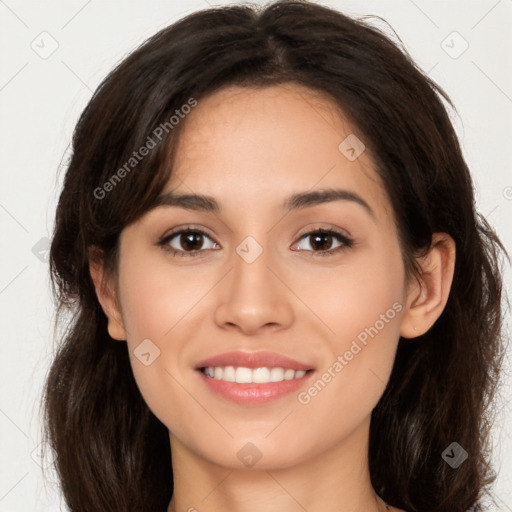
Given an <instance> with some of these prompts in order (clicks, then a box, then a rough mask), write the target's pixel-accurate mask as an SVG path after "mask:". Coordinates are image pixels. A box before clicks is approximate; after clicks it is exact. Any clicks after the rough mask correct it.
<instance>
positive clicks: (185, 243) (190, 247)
mask: <svg viewBox="0 0 512 512" xmlns="http://www.w3.org/2000/svg"><path fill="white" fill-rule="evenodd" d="M206 239H208V240H210V241H211V242H212V244H213V246H215V247H207V249H216V248H218V247H219V244H218V243H217V242H215V241H213V240H212V239H211V238H210V236H209V235H207V234H206V233H205V232H204V231H202V230H201V229H195V228H194V229H192V228H186V229H181V230H179V231H174V232H172V233H169V234H167V235H165V236H164V237H163V238H162V239H161V240H160V241H159V242H158V245H160V246H161V247H162V248H163V249H164V250H166V251H169V252H171V253H172V254H173V255H175V256H190V257H196V256H199V255H201V253H203V252H204V249H205V248H204V247H203V244H204V242H205V240H206Z"/></svg>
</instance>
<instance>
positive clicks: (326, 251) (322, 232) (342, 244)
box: [296, 229, 354, 256]
mask: <svg viewBox="0 0 512 512" xmlns="http://www.w3.org/2000/svg"><path fill="white" fill-rule="evenodd" d="M333 239H335V240H337V241H338V243H339V245H338V246H336V247H334V249H333V248H332V245H333ZM300 240H305V241H306V242H307V244H306V245H309V247H311V248H312V250H310V249H308V248H303V247H302V248H301V247H300V243H299V244H297V245H296V247H299V249H298V250H299V251H308V252H313V253H314V255H315V256H332V255H333V254H335V253H338V252H339V251H343V250H345V249H349V248H350V247H352V246H353V245H354V241H353V240H352V239H351V238H349V237H347V236H346V235H344V234H342V233H340V232H338V231H335V230H333V229H316V230H314V231H309V232H308V233H305V234H304V235H302V236H301V238H300Z"/></svg>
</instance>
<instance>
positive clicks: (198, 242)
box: [182, 233, 203, 251]
mask: <svg viewBox="0 0 512 512" xmlns="http://www.w3.org/2000/svg"><path fill="white" fill-rule="evenodd" d="M182 236H184V237H185V240H186V242H185V244H183V247H184V248H185V249H187V248H188V249H190V250H192V251H195V250H198V249H201V245H202V242H203V240H202V235H201V233H187V234H185V235H182ZM194 237H197V239H196V243H195V244H194ZM191 246H192V247H191Z"/></svg>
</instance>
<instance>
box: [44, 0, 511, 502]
mask: <svg viewBox="0 0 512 512" xmlns="http://www.w3.org/2000/svg"><path fill="white" fill-rule="evenodd" d="M441 98H444V99H446V100H447V101H449V99H448V97H447V96H446V94H445V93H444V92H443V91H442V90H441V89H440V88H439V87H438V86H437V85H436V84H435V83H433V82H432V81H431V80H430V79H429V78H428V77H427V76H425V75H424V74H423V73H422V72H421V71H420V70H419V69H418V68H417V67H416V66H415V65H414V63H413V62H412V61H411V59H410V58H409V57H408V55H407V54H406V53H405V52H404V51H402V50H400V49H399V48H398V47H397V46H396V45H395V44H394V43H393V42H391V41H390V40H389V39H388V38H387V37H386V36H385V35H384V34H382V33H381V32H379V31H378V30H377V29H375V28H372V27H370V26H369V25H366V24H364V23H362V22H360V21H355V20H353V19H351V18H348V17H346V16H344V15H343V14H341V13H338V12H336V11H334V10H332V9H329V8H327V7H323V6H320V5H316V4H313V3H309V2H297V1H282V2H277V3H274V4H270V5H268V6H267V7H266V8H261V9H258V8H257V7H250V6H230V7H223V8H212V9H207V10H204V11H199V12H196V13H194V14H191V15H189V16H187V17H185V18H183V19H182V20H180V21H178V22H177V23H175V24H173V25H171V26H170V27H168V28H166V29H164V30H162V31H161V32H159V33H158V34H156V35H155V36H153V37H152V38H150V39H149V40H148V41H147V42H146V43H144V44H143V45H142V46H141V47H140V48H139V49H138V50H137V51H135V52H134V53H132V54H131V55H130V56H129V57H128V58H126V59H125V60H124V61H123V62H122V63H121V64H120V65H119V66H118V67H117V68H116V69H115V70H114V71H113V72H112V73H111V74H110V75H109V76H108V77H107V78H106V79H105V81H104V82H103V83H102V85H101V86H100V87H99V88H98V90H97V91H96V93H95V94H94V96H93V98H92V100H91V101H90V103H89V105H88V106H87V108H86V109H85V111H84V113H83V114H82V116H81V118H80V120H79V122H78V125H77V127H76V131H75V135H74V139H73V156H72V158H71V161H70V163H69V167H68V169H67V173H66V178H65V182H64V187H63V190H62V193H61V196H60V200H59V204H58V209H57V215H56V226H55V232H54V237H53V241H52V247H51V256H50V259H51V269H52V273H53V277H54V282H55V286H56V290H57V294H58V298H59V301H60V305H61V308H65V307H71V308H73V309H74V311H75V315H74V317H73V319H72V321H71V324H70V327H69V330H68V332H67V333H66V336H65V338H64V340H63V343H62V345H61V347H60V349H59V352H58V354H57V355H56V358H55V361H54V363H53V365H52V367H51V370H50V374H49V377H48V381H47V387H46V393H45V407H46V425H47V433H48V440H49V443H50V445H51V446H52V448H53V449H54V450H55V452H56V454H57V459H56V468H57V471H58V474H59V477H60V480H61V483H62V489H63V493H64V497H65V499H66V502H67V505H68V506H69V508H70V510H81V511H82V510H95V511H97V510H101V511H114V510H115V511H120V510H123V511H128V510H134V511H135V510H137V511H143V510H147V511H153V510H161V511H164V510H167V511H168V512H175V511H178V510H180V511H181V510H189V511H193V510H198V511H199V512H201V511H202V510H211V511H220V510H222V511H230V510H232V511H249V510H250V511H253V510H262V509H265V510H268V511H271V510H279V511H281V512H282V511H292V510H294V511H295V510H308V511H314V510H322V511H337V512H340V511H344V512H345V511H349V510H350V511H365V512H377V511H383V510H393V511H408V512H420V511H422V512H423V511H424V512H426V511H429V512H434V511H435V512H441V511H450V512H454V511H461V512H462V511H466V510H467V509H468V508H470V507H475V509H476V508H477V507H478V506H479V505H478V504H479V500H481V498H482V496H483V494H484V492H485V491H486V490H487V488H488V484H489V483H490V482H491V481H492V477H493V474H492V470H491V467H490V463H489V459H488V458H487V455H486V452H485V447H486V445H485V443H486V439H487V437H486V436H487V423H486V419H487V416H486V413H487V405H488V399H489V398H490V397H492V393H493V391H494V389H495V385H496V379H497V374H498V370H499V368H500V363H501V348H500V347H501V341H502V340H501V306H500V297H501V276H500V272H499V267H498V253H499V251H500V249H503V247H502V246H501V243H500V241H499V239H498V238H497V236H496V235H495V233H494V232H493V230H492V229H491V228H490V227H489V225H488V224H487V223H486V221H485V219H483V218H482V217H481V216H478V215H477V213H476V212H475V207H474V200H473V186H472V182H471V178H470V174H469V171H468V168H467V166H466V164H465V162H464V158H463V156H462V153H461V149H460V146H459V143H458V141H457V138H456V135H455V133H454V130H453V127H452V125H451V123H450V121H449V117H448V115H447V113H446V110H445V109H444V107H443V105H442V102H441Z"/></svg>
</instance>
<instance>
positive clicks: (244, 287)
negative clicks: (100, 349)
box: [117, 85, 406, 468]
mask: <svg viewBox="0 0 512 512" xmlns="http://www.w3.org/2000/svg"><path fill="white" fill-rule="evenodd" d="M184 122H186V125H185V130H184V132H183V134H182V137H181V139H180V143H179V147H178V151H177V157H176V161H175V168H174V169H173V173H172V177H171V179H170V181H169V182H168V183H167V186H166V188H165V190H164V191H163V192H162V196H165V194H168V193H169V192H170V191H172V192H173V193H174V194H176V195H178V194H179V195H184V194H186V195H202V196H208V197H209V198H211V200H212V201H215V203H216V204H217V206H218V209H216V210H214V209H209V208H205V206H206V205H207V202H204V201H202V202H201V201H193V200H189V201H188V202H187V205H188V207H184V206H183V205H182V206H179V205H177V204H173V201H171V200H170V199H169V198H170V196H166V199H165V198H164V199H162V201H161V202H162V205H160V206H158V207H156V208H154V209H152V210H151V211H149V212H147V213H146V214H145V215H144V216H143V217H142V218H141V219H140V220H138V221H137V222H135V223H133V224H131V225H130V226H128V227H126V228H125V229H124V230H123V232H122V234H121V238H120V259H119V273H118V281H117V292H118V294H119V295H118V298H119V303H120V310H121V314H122V318H123V323H124V329H125V331H126V337H127V343H128V349H129V353H130V359H131V364H132V367H133V372H134V375H135V379H136V381H137V384H138V386H139V388H140V390H141V392H142V395H143V397H144V399H145V401H146V402H147V404H148V406H149V407H150V409H151V410H152V411H153V412H154V414H155V415H156V416H157V417H158V418H159V419H160V420H161V421H162V422H163V423H164V424H165V425H166V426H167V427H168V429H169V431H170V435H171V442H172V443H175V445H176V446H180V447H182V448H183V449H186V450H189V451H190V452H192V453H194V454H195V455H198V456H199V457H201V458H203V459H206V460H208V461H210V462H213V463H215V464H219V465H222V466H225V467H232V468H235V467H238V468H240V467H243V465H244V464H245V465H246V466H249V467H250V466H252V464H254V463H257V465H258V467H261V468H284V467H287V466H289V465H292V464H298V463H300V462H305V461H308V460H311V459H313V458H314V457H316V456H319V457H320V456H322V455H325V454H326V453H327V452H330V453H335V452H336V450H338V449H341V447H342V446H349V445H350V444H349V443H348V441H349V439H350V440H353V441H355V440H356V439H358V440H359V441H360V443H363V444H364V441H365V440H366V439H367V436H368V425H369V417H370V414H371V411H372V409H373V408H374V407H375V405H376V404H377V402H378V400H379V398H380V397H381V395H382V393H383V391H384V388H385V385H386V383H387V381H388V378H389V375H390V372H391V369H392V365H393V360H394V356H395V351H396V347H397V343H398V339H399V336H400V328H401V325H400V324H401V319H402V316H403V308H402V305H403V304H404V301H405V298H406V283H405V274H404V266H403V262H402V258H401V253H400V247H399V243H398V237H397V231H396V227H395V224H394V218H393V214H392V208H391V204H390V201H389V199H388V197H387V195H386V193H385V191H384V189H383V187H382V185H381V183H380V180H379V178H378V176H377V174H376V173H375V171H374V169H373V164H372V161H371V160H370V157H369V155H368V151H365V150H364V147H363V146H361V142H360V141H358V139H356V138H355V136H354V134H353V132H354V130H353V128H351V126H350V124H349V123H348V122H347V121H344V120H342V119H340V118H339V117H337V116H336V115H335V114H334V107H333V106H332V105H331V104H329V103H328V102H327V101H326V100H325V99H324V100H322V99H321V98H319V97H318V96H315V95H314V93H313V92H311V91H309V90H308V89H304V88H300V87H298V86H291V85H286V86H272V87H268V88H263V89H254V90H250V89H246V88H239V87H236V88H234V87H233V88H229V89H225V90H223V91H221V92H219V93H216V94H214V95H212V96H210V97H209V98H207V99H205V100H202V101H200V102H199V103H198V105H197V107H195V108H194V109H193V110H192V112H191V113H190V114H189V115H188V116H187V118H186V120H185V121H184ZM347 137H349V138H348V139H347ZM362 142H363V143H364V141H362ZM126 179H129V177H128V178H126ZM334 190H340V191H343V192H341V193H340V194H339V195H338V197H337V198H334V199H333V198H331V200H324V201H321V200H318V201H317V200H311V201H309V200H307V196H306V199H302V200H301V199H297V200H295V201H291V202H290V199H291V198H292V197H293V196H295V195H302V194H317V193H318V192H321V191H334ZM315 197H317V199H319V198H320V199H321V197H320V196H314V195H313V196H312V198H313V199H314V198H315ZM324 199H325V198H324ZM187 205H185V206H187ZM186 229H189V230H191V231H192V233H189V234H188V235H187V234H181V235H180V234H179V233H178V232H179V231H182V230H186ZM198 230H199V231H200V232H204V234H201V233H198V232H197V231H198ZM319 230H334V231H335V232H337V233H339V235H338V234H333V235H329V234H327V235H325V234H322V233H321V232H320V233H319V232H318V231H319ZM194 232H195V233H194ZM171 233H172V234H173V236H169V235H171ZM308 233H310V234H309V235H308ZM307 235H308V236H307ZM162 241H163V242H162ZM172 250H175V251H177V254H173V252H172ZM233 353H235V354H233ZM218 356H220V358H218V359H217V360H210V361H208V360H209V359H211V358H217V357H218ZM280 358H288V359H287V360H284V359H280ZM205 366H206V367H209V369H208V370H204V369H203V370H201V368H204V367H205ZM229 367H233V368H232V369H230V368H229ZM237 367H242V370H236V368H237ZM255 368H263V369H260V370H255ZM273 368H274V369H273ZM276 368H283V371H282V370H279V369H276ZM286 370H288V371H286ZM301 370H302V372H301ZM306 370H307V372H306V373H305V375H303V373H304V371H306ZM205 373H208V374H209V375H212V374H213V377H211V376H207V375H205ZM233 379H235V382H232V380H233ZM236 380H238V381H240V382H236ZM269 380H270V381H272V380H273V381H274V382H269ZM355 445H358V446H359V447H360V446H362V445H361V444H357V443H355V444H354V443H352V446H355ZM173 448H174V446H173ZM358 449H360V448H358Z"/></svg>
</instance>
